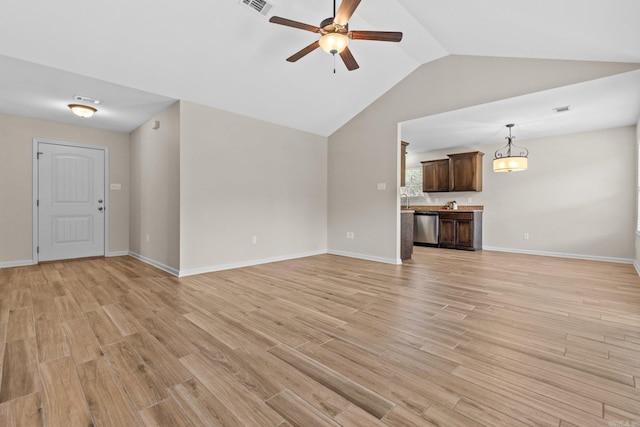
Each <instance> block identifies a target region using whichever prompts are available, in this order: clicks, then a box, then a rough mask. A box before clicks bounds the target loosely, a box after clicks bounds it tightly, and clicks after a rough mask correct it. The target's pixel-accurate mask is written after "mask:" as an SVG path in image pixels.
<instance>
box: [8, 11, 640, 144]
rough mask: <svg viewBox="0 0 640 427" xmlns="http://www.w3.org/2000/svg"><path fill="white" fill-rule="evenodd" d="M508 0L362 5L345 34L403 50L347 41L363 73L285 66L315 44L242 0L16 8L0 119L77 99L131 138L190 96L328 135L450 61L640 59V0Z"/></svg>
mask: <svg viewBox="0 0 640 427" xmlns="http://www.w3.org/2000/svg"><path fill="white" fill-rule="evenodd" d="M272 3H274V5H275V6H274V8H273V9H272V11H271V12H270V13H269V16H267V18H268V17H270V16H271V15H278V16H282V17H285V18H289V19H293V20H296V21H301V22H305V23H309V24H312V25H318V24H319V23H320V21H321V20H323V19H324V18H326V17H328V16H330V15H331V12H332V2H331V1H330V0H321V1H319V0H272ZM514 3H515V2H513V0H485V1H482V2H478V1H474V0H457V1H452V0H362V3H361V4H360V6H359V7H358V9H357V10H356V12H355V14H354V16H353V17H352V19H351V21H350V23H349V25H350V28H351V29H354V30H387V31H402V32H403V33H404V38H403V41H402V42H401V43H397V44H396V43H385V42H372V41H362V40H354V41H352V44H351V45H350V48H351V50H352V52H353V54H354V56H355V58H356V60H357V61H358V62H359V64H360V69H358V70H356V71H352V72H348V71H346V69H345V68H344V66H343V65H342V64H341V63H338V64H337V73H336V74H333V73H332V70H333V60H332V58H331V56H329V55H327V54H325V53H324V52H322V51H320V50H318V51H315V52H313V53H311V54H309V55H308V56H306V57H304V58H302V59H301V60H300V61H298V62H296V63H293V64H292V63H288V62H286V61H285V58H287V57H288V56H290V55H291V54H293V53H294V52H296V51H298V50H299V49H301V48H302V47H304V46H306V45H308V44H309V43H311V42H312V41H314V40H315V39H316V38H317V35H315V34H313V33H310V32H305V31H301V30H296V29H292V28H287V27H283V26H279V25H275V24H271V23H269V22H268V20H267V18H265V17H262V16H260V15H259V14H257V13H254V12H253V11H251V10H250V9H248V8H247V7H246V6H242V5H240V3H239V1H238V0H216V1H213V0H209V1H203V0H184V1H181V2H177V1H169V0H136V1H130V0H112V1H109V2H96V1H86V0H57V1H55V2H45V1H37V0H21V1H17V0H10V1H7V2H4V3H3V5H2V13H1V14H0V40H3V42H2V43H0V76H1V78H0V112H3V113H7V114H19V115H30V116H34V117H39V118H44V119H49V120H55V121H68V120H69V118H68V117H66V118H63V116H65V115H67V116H68V115H70V113H69V112H68V111H67V110H66V107H64V106H65V105H66V104H67V103H68V102H69V100H70V98H71V97H72V96H73V95H75V94H79V95H84V96H89V97H93V98H102V100H103V103H102V104H101V106H100V111H99V112H98V114H96V116H95V117H94V118H92V119H91V121H88V120H85V121H83V122H82V124H83V125H86V126H92V127H99V128H105V129H114V130H124V131H127V130H130V129H132V128H133V127H135V126H136V123H135V122H136V121H139V123H137V124H140V123H142V122H143V121H145V120H146V119H148V118H150V117H152V116H153V114H155V112H157V110H158V109H159V108H160V109H161V108H162V106H163V105H166V104H167V103H169V102H171V100H175V99H184V100H188V101H192V102H197V103H201V104H205V105H209V106H213V107H217V108H221V109H224V110H227V111H232V112H236V113H240V114H244V115H247V116H250V117H255V118H259V119H262V120H266V121H269V122H273V123H278V124H282V125H285V126H289V127H292V128H296V129H301V130H305V131H308V132H312V133H315V134H319V135H324V136H328V135H330V134H331V133H333V132H334V131H335V130H337V129H338V128H339V127H340V126H342V125H343V124H344V123H346V122H347V121H349V120H350V119H351V118H352V117H353V116H355V115H356V114H358V113H359V112H360V111H362V110H363V109H364V108H365V107H366V106H367V105H369V104H370V103H371V102H372V101H374V100H375V99H377V98H378V97H380V96H381V95H382V94H384V93H385V92H386V91H387V90H389V89H390V88H391V87H393V86H394V85H395V84H396V83H398V82H399V81H400V80H402V79H403V78H404V77H406V76H407V75H408V74H410V73H411V72H412V71H413V70H415V69H416V68H417V67H418V66H420V65H421V64H423V63H426V62H429V61H432V60H435V59H438V58H441V57H443V56H446V55H448V54H464V55H488V56H510V57H532V58H559V59H579V60H596V61H617V62H635V63H640V43H638V40H640V25H638V24H637V21H638V16H640V1H638V0H607V1H603V0H563V1H557V0H537V1H529V2H523V1H520V2H517V5H514ZM16 60H21V61H16ZM103 94H104V95H103ZM58 108H59V109H58ZM25 113H26V114H25ZM100 116H102V118H100ZM134 116H136V117H137V118H135V119H134ZM73 119H74V118H73ZM129 119H130V120H129ZM74 120H76V119H74ZM125 122H126V123H125Z"/></svg>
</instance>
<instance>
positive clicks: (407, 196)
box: [400, 194, 409, 209]
mask: <svg viewBox="0 0 640 427" xmlns="http://www.w3.org/2000/svg"><path fill="white" fill-rule="evenodd" d="M402 196H405V197H406V198H407V205H406V206H405V208H406V209H409V195H408V194H401V195H400V204H401V205H402Z"/></svg>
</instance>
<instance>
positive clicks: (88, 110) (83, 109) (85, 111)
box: [69, 104, 98, 119]
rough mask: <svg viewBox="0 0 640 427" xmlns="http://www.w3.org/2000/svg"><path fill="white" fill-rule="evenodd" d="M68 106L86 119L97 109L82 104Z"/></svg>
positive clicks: (74, 112)
mask: <svg viewBox="0 0 640 427" xmlns="http://www.w3.org/2000/svg"><path fill="white" fill-rule="evenodd" d="M69 108H71V111H72V112H73V114H75V115H76V116H78V117H80V118H83V119H88V118H89V117H91V116H93V115H94V114H95V113H96V112H97V111H98V110H96V109H95V108H93V107H90V106H88V105H82V104H69Z"/></svg>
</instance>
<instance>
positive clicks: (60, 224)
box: [37, 142, 106, 261]
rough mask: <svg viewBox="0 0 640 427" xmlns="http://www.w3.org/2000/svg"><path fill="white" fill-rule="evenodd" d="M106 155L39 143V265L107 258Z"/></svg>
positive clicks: (88, 149) (71, 147)
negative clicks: (45, 262) (41, 263)
mask: <svg viewBox="0 0 640 427" xmlns="http://www.w3.org/2000/svg"><path fill="white" fill-rule="evenodd" d="M104 172H105V153H104V150H102V149H95V148H85V147H77V146H69V145H59V144H52V143H44V142H39V143H38V197H37V198H38V248H39V252H38V260H39V261H52V260H59V259H69V258H83V257H91V256H104V255H105V248H104V234H105V209H106V204H105V197H104V196H105V188H104V184H105V176H104Z"/></svg>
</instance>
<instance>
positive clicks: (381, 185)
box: [378, 182, 387, 190]
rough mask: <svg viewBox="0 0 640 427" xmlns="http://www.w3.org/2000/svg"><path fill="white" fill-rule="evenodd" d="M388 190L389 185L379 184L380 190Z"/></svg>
mask: <svg viewBox="0 0 640 427" xmlns="http://www.w3.org/2000/svg"><path fill="white" fill-rule="evenodd" d="M386 189H387V183H386V182H379V183H378V190H386Z"/></svg>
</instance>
